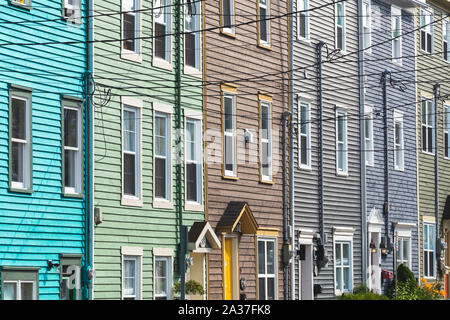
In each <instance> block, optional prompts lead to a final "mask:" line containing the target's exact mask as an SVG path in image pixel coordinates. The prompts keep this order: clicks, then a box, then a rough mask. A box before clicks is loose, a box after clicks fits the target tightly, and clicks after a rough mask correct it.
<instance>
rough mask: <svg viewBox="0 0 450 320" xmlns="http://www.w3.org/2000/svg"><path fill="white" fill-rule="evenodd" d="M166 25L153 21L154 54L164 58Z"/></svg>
mask: <svg viewBox="0 0 450 320" xmlns="http://www.w3.org/2000/svg"><path fill="white" fill-rule="evenodd" d="M165 34H166V26H165V25H163V24H160V23H157V22H155V42H154V43H155V56H156V57H157V58H161V59H164V60H166V50H168V49H166V37H167V36H165Z"/></svg>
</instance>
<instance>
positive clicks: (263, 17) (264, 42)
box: [257, 0, 270, 47]
mask: <svg viewBox="0 0 450 320" xmlns="http://www.w3.org/2000/svg"><path fill="white" fill-rule="evenodd" d="M257 4H258V45H261V46H264V47H270V19H269V17H270V0H258V1H257Z"/></svg>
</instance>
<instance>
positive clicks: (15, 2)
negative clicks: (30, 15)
mask: <svg viewBox="0 0 450 320" xmlns="http://www.w3.org/2000/svg"><path fill="white" fill-rule="evenodd" d="M9 4H10V5H12V6H15V7H18V8H22V9H25V10H31V9H32V7H31V4H23V3H20V2H17V1H13V0H10V1H9Z"/></svg>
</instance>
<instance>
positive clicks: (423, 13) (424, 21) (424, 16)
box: [419, 8, 434, 54]
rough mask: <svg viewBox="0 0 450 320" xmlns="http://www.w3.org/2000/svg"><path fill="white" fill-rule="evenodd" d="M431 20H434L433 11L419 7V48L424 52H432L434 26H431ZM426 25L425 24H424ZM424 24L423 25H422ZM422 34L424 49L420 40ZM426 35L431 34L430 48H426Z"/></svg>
mask: <svg viewBox="0 0 450 320" xmlns="http://www.w3.org/2000/svg"><path fill="white" fill-rule="evenodd" d="M433 21H434V15H433V12H431V11H429V10H425V9H423V8H421V9H420V27H421V29H420V35H419V37H420V50H421V51H423V52H426V53H430V54H432V53H433V52H434V28H433ZM425 25H426V26H425ZM422 26H425V27H422ZM422 34H424V35H425V49H424V48H423V47H422V46H423V44H424V43H423V42H422ZM428 35H431V43H430V44H429V45H430V50H431V51H428V50H427V44H428V43H427V42H428V41H427V39H428Z"/></svg>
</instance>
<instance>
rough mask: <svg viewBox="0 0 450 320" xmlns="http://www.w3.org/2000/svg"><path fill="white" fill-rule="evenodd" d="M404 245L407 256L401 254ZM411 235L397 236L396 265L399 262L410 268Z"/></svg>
mask: <svg viewBox="0 0 450 320" xmlns="http://www.w3.org/2000/svg"><path fill="white" fill-rule="evenodd" d="M405 242H406V245H407V246H408V249H407V252H408V257H406V258H405V257H404V256H403V248H404V246H405ZM411 242H412V241H411V237H398V251H397V254H396V256H397V267H398V266H399V265H400V264H402V263H403V264H404V265H406V266H407V267H408V268H411Z"/></svg>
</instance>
